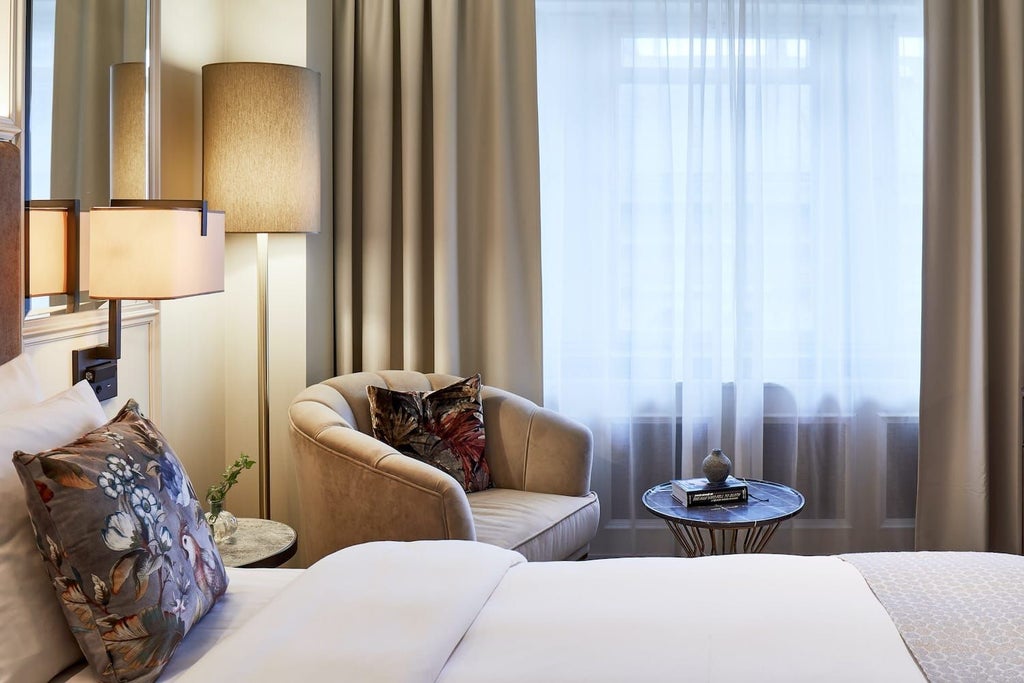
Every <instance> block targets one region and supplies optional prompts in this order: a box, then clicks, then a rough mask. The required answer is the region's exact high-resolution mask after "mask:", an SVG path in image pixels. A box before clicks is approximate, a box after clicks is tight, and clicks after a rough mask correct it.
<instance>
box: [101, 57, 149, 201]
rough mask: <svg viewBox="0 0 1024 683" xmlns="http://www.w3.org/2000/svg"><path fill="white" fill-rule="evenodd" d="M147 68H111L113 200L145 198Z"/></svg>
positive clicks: (127, 64)
mask: <svg viewBox="0 0 1024 683" xmlns="http://www.w3.org/2000/svg"><path fill="white" fill-rule="evenodd" d="M146 146H147V145H146V65H145V64H143V63H142V62H125V63H123V64H112V65H111V66H110V197H111V198H112V199H126V198H130V197H146V196H147V193H146V189H147V182H146V168H147V164H146Z"/></svg>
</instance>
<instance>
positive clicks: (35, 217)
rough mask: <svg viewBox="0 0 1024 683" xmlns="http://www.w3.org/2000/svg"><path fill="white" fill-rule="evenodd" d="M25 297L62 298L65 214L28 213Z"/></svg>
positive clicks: (50, 211) (54, 211)
mask: <svg viewBox="0 0 1024 683" xmlns="http://www.w3.org/2000/svg"><path fill="white" fill-rule="evenodd" d="M28 213H29V217H28V295H29V296H46V295H48V294H63V293H64V292H66V291H67V289H68V278H67V270H68V269H67V257H68V225H67V220H68V214H67V212H66V211H63V210H61V209H29V212H28Z"/></svg>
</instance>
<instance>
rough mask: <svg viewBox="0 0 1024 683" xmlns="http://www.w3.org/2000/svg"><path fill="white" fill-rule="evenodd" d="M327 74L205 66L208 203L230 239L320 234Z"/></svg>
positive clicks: (249, 65) (280, 67)
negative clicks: (220, 214) (219, 213)
mask: <svg viewBox="0 0 1024 683" xmlns="http://www.w3.org/2000/svg"><path fill="white" fill-rule="evenodd" d="M319 122H320V74H318V73H317V72H315V71H312V70H310V69H306V68H303V67H299V66H289V65H285V64H267V63H257V62H229V63H222V64H207V65H206V66H204V67H203V198H204V199H205V200H206V201H207V203H208V204H209V205H210V207H211V208H214V209H218V210H223V211H224V212H225V214H226V216H227V225H226V229H227V231H228V232H263V233H267V232H319V231H320V123H319Z"/></svg>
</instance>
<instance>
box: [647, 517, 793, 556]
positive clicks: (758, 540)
mask: <svg viewBox="0 0 1024 683" xmlns="http://www.w3.org/2000/svg"><path fill="white" fill-rule="evenodd" d="M781 523H782V522H766V523H764V524H761V525H754V526H749V527H739V528H732V529H709V528H707V527H699V526H691V525H688V524H682V523H680V522H674V521H672V520H668V519H666V520H665V524H666V525H668V528H669V529H670V530H671V531H672V535H673V536H675V537H676V540H677V541H679V545H681V546H682V547H683V551H684V552H685V553H686V556H687V557H701V556H703V555H728V554H731V553H738V552H744V553H759V552H761V551H762V550H764V547H765V546H766V545H768V541H770V540H772V536H774V535H775V530H776V529H778V528H779V525H780V524H781ZM705 538H706V539H707V541H706V542H705Z"/></svg>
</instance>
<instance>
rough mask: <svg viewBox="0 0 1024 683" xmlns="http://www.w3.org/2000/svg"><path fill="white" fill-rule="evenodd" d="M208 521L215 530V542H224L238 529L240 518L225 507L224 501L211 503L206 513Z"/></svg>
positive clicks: (211, 528) (212, 529)
mask: <svg viewBox="0 0 1024 683" xmlns="http://www.w3.org/2000/svg"><path fill="white" fill-rule="evenodd" d="M206 522H207V523H208V524H209V525H210V530H211V531H213V540H214V542H215V543H223V542H224V541H226V540H228V539H229V538H231V536H232V535H233V534H234V533H235V532H236V531H238V518H237V517H235V516H234V515H233V514H231V513H230V512H228V511H227V510H225V509H224V503H223V502H217V503H213V502H211V503H210V511H209V512H207V513H206Z"/></svg>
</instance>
